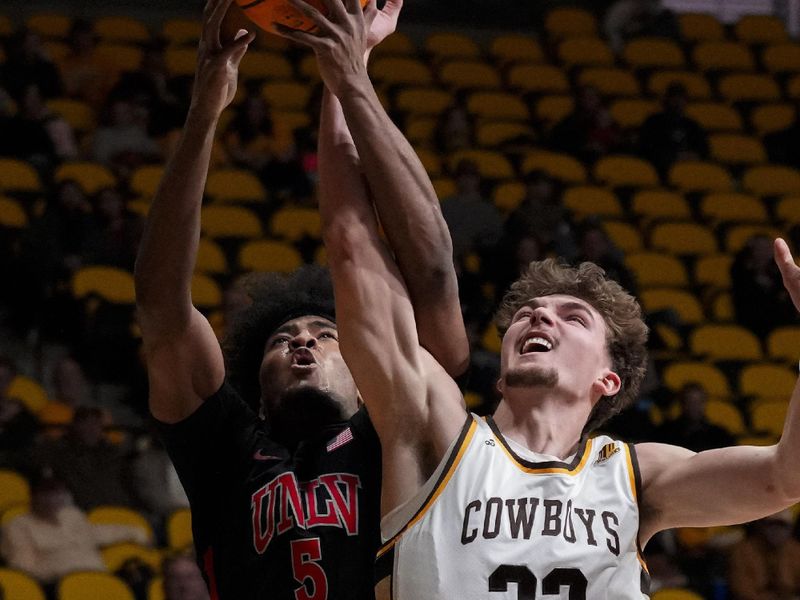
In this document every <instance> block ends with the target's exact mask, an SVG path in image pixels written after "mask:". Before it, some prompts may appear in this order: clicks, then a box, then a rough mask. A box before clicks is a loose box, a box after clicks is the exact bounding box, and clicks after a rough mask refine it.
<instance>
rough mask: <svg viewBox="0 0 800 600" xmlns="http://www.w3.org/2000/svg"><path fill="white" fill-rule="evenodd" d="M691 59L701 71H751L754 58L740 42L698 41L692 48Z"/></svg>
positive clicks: (748, 49)
mask: <svg viewBox="0 0 800 600" xmlns="http://www.w3.org/2000/svg"><path fill="white" fill-rule="evenodd" d="M692 60H693V61H694V64H695V65H696V66H697V68H698V69H700V70H701V71H752V70H754V69H755V65H756V62H755V58H754V57H753V53H752V52H751V50H750V48H748V47H747V46H746V45H745V44H743V43H741V42H733V41H716V42H715V41H709V42H700V43H699V44H697V45H696V46H695V47H694V49H693V50H692Z"/></svg>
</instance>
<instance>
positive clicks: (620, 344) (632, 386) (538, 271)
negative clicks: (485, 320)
mask: <svg viewBox="0 0 800 600" xmlns="http://www.w3.org/2000/svg"><path fill="white" fill-rule="evenodd" d="M553 294H565V295H568V296H574V297H576V298H580V299H581V300H584V301H586V302H588V303H589V304H591V305H592V306H593V307H594V308H595V309H596V310H597V311H598V312H599V313H600V314H601V315H602V316H603V319H604V320H605V322H606V326H607V327H608V335H607V340H606V341H607V344H608V353H609V355H610V357H611V364H612V369H613V370H614V372H616V373H617V375H619V377H620V380H621V386H620V391H619V392H618V393H617V394H615V395H614V396H604V397H603V398H601V399H600V401H599V402H598V403H597V404H596V405H595V407H594V409H593V410H592V414H591V415H589V419H588V421H587V422H586V426H585V427H584V434H587V433H589V432H590V431H593V430H595V429H597V428H598V427H599V426H600V425H602V424H603V423H605V422H606V421H607V420H608V419H609V418H611V417H612V416H613V415H615V414H617V413H618V412H620V411H621V410H622V409H623V408H625V407H626V406H628V405H630V404H631V403H632V402H633V401H634V399H635V398H636V396H637V394H638V393H639V387H640V385H641V383H642V379H644V374H645V369H646V365H647V347H646V344H647V333H648V330H647V325H645V323H644V320H643V319H642V309H641V306H639V302H638V301H637V300H636V298H634V297H633V296H632V295H631V294H630V293H628V292H627V291H626V290H625V289H624V288H623V287H622V286H621V285H619V284H618V283H617V282H616V281H613V280H611V279H608V278H607V277H606V274H605V271H603V269H601V268H600V267H598V266H597V265H596V264H594V263H590V262H584V263H581V264H580V265H578V266H577V267H573V266H570V265H567V264H564V263H563V262H559V261H557V260H555V259H552V258H548V259H546V260H542V261H536V262H532V263H531V264H530V265H529V266H528V269H527V271H526V272H525V273H524V274H523V275H522V276H521V277H520V278H519V279H518V280H517V281H515V282H514V283H513V284H512V285H511V288H510V289H509V290H508V291H507V292H506V294H505V296H504V297H503V300H502V302H501V303H500V308H499V309H498V311H497V314H496V316H495V323H496V324H497V328H498V330H499V332H500V335H501V336H504V335H505V333H506V331H507V330H508V327H509V325H510V323H511V319H512V318H513V316H514V315H515V314H516V312H517V311H518V310H519V309H520V307H522V306H523V305H525V304H526V303H528V302H530V300H531V299H533V298H538V297H540V296H550V295H553Z"/></svg>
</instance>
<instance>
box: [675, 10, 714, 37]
mask: <svg viewBox="0 0 800 600" xmlns="http://www.w3.org/2000/svg"><path fill="white" fill-rule="evenodd" d="M678 25H679V27H680V30H681V38H682V39H683V40H685V41H687V42H705V41H711V40H714V41H717V40H724V39H725V28H724V27H723V26H722V23H721V22H720V21H719V19H717V18H716V17H715V16H714V15H710V14H703V13H683V14H680V15H678Z"/></svg>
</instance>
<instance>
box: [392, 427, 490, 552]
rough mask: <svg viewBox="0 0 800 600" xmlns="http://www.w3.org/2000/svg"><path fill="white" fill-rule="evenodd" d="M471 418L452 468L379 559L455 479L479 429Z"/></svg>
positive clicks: (454, 456) (453, 458) (456, 450)
mask: <svg viewBox="0 0 800 600" xmlns="http://www.w3.org/2000/svg"><path fill="white" fill-rule="evenodd" d="M469 418H470V419H471V420H472V422H471V423H470V425H469V429H467V432H466V435H464V439H463V440H462V441H461V443H460V444H459V445H458V446H457V447H456V448H453V451H452V452H451V454H450V458H448V461H449V462H450V466H449V467H448V468H447V470H446V471H445V472H444V473H443V474H442V476H441V477H440V478H439V481H438V482H437V483H436V485H435V486H434V488H433V490H432V491H431V494H430V495H429V496H428V499H427V500H426V501H425V504H423V505H422V507H420V509H419V510H418V511H417V514H415V515H414V516H413V517H412V518H411V520H410V521H409V522H408V523H406V524H405V526H404V527H403V528H402V529H401V530H400V531H398V532H397V533H396V534H395V535H394V536H393V537H392V539H390V540H389V541H387V542H385V543H384V544H383V546H381V548H380V550H378V558H380V557H381V556H383V555H384V554H385V553H386V552H387V551H388V550H389V549H390V548H392V547H393V546H394V545H395V544H396V543H397V540H398V539H400V537H401V536H402V535H403V534H404V533H405V532H406V531H408V530H409V529H410V528H411V527H413V526H414V525H415V524H416V523H417V522H419V520H420V519H422V517H424V516H425V514H426V513H427V512H428V510H429V509H430V507H431V506H433V503H434V502H436V499H437V498H438V497H439V496H440V495H441V493H442V492H443V491H444V488H445V487H447V484H448V482H449V481H450V479H451V478H452V477H453V474H454V473H455V471H456V469H457V468H458V465H459V464H460V463H461V459H462V458H463V457H464V454H465V453H466V451H467V448H469V444H470V442H471V441H472V438H473V436H474V435H475V431H476V430H477V429H478V422H477V421H476V420H475V418H474V417H472V416H470V417H469Z"/></svg>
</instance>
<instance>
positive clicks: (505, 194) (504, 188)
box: [492, 181, 525, 213]
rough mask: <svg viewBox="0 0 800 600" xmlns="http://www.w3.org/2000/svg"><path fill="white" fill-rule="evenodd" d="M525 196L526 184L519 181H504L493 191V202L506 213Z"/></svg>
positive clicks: (516, 205) (515, 206)
mask: <svg viewBox="0 0 800 600" xmlns="http://www.w3.org/2000/svg"><path fill="white" fill-rule="evenodd" d="M524 198H525V185H524V184H523V183H520V182H519V181H504V182H502V183H499V184H498V185H496V186H495V187H494V190H493V191H492V203H493V204H494V205H495V206H496V207H497V208H499V209H500V210H501V211H502V212H504V213H510V212H512V211H513V210H514V209H515V208H517V207H518V206H519V205H520V203H521V202H522V200H523V199H524Z"/></svg>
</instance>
